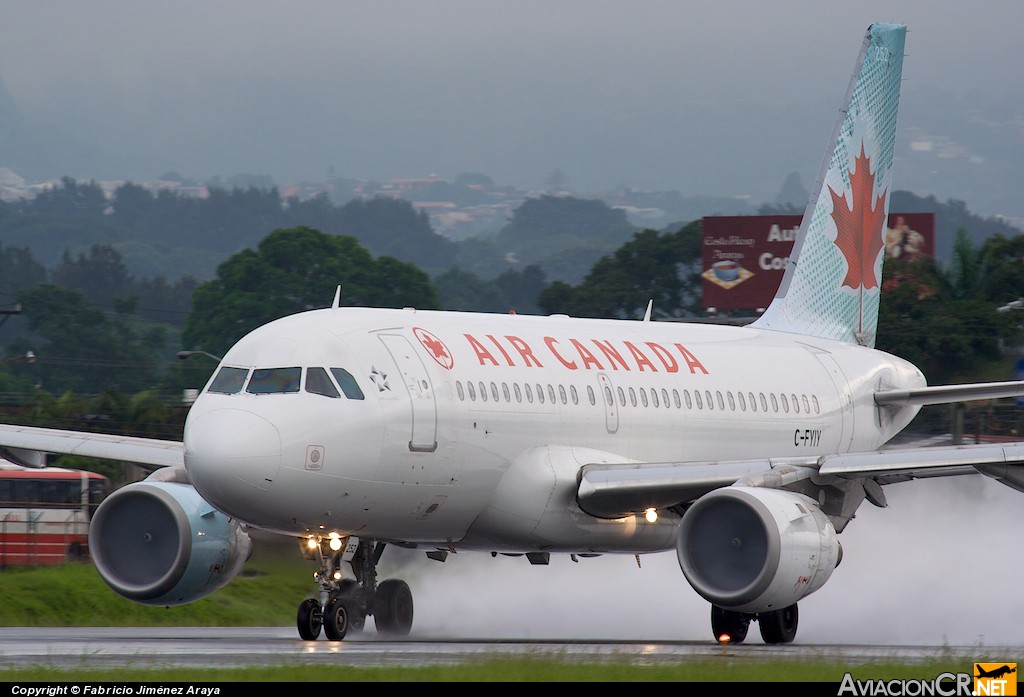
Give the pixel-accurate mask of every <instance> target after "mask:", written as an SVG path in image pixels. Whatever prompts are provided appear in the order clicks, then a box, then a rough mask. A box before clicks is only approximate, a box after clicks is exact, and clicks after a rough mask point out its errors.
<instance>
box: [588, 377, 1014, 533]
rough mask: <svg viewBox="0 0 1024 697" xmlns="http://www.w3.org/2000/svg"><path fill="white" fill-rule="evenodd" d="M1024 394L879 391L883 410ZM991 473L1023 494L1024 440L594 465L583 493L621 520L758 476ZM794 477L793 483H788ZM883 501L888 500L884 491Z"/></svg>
mask: <svg viewBox="0 0 1024 697" xmlns="http://www.w3.org/2000/svg"><path fill="white" fill-rule="evenodd" d="M1021 394H1024V381H1008V382H989V383H973V384H964V385H937V386H932V387H923V388H919V389H914V390H885V389H883V390H879V391H877V392H876V393H875V395H874V399H875V403H876V404H877V405H878V406H879V407H880V408H883V409H885V408H895V407H900V406H914V405H916V406H921V405H926V404H946V403H951V402H964V401H971V400H978V399H1000V398H1004V397H1015V396H1020V395H1021ZM978 473H981V474H984V475H986V476H989V477H992V478H993V479H996V480H997V481H999V482H1000V483H1001V484H1005V485H1006V486H1009V487H1011V488H1013V489H1016V490H1018V491H1021V492H1024V441H1021V442H1011V443H999V444H977V445H960V446H929V447H923V448H895V447H888V448H882V449H880V450H875V451H870V452H851V453H834V454H828V455H822V456H819V457H802V458H764V459H755V460H733V461H707V462H653V463H625V464H619V463H610V464H588V465H585V466H584V467H583V468H582V471H581V472H580V478H579V488H578V490H577V500H578V502H579V506H580V508H581V509H583V510H584V511H586V512H587V513H589V514H591V515H593V516H596V517H599V518H620V517H623V516H627V515H633V514H636V513H642V512H643V511H646V510H647V509H649V508H654V509H658V508H668V507H672V506H677V505H681V504H686V503H689V502H691V501H694V500H696V499H698V498H700V497H701V496H703V495H704V494H706V493H708V492H710V491H713V490H714V489H717V488H719V487H724V486H731V485H733V484H736V483H737V482H739V481H740V480H743V479H747V480H749V479H751V478H754V477H757V478H758V479H759V481H760V485H761V486H772V487H777V488H781V487H783V486H785V485H786V484H787V483H791V482H793V481H797V480H799V479H802V478H806V477H808V476H812V475H813V476H814V477H816V478H817V479H819V480H821V479H824V478H827V477H837V478H840V479H861V480H870V481H872V482H874V483H877V484H894V483H896V482H904V481H909V480H911V479H924V478H929V477H949V476H960V475H965V474H978ZM787 479H788V481H787ZM874 489H875V490H876V492H877V493H876V494H875V498H876V500H877V501H880V502H884V495H882V494H881V491H880V489H878V488H877V487H874Z"/></svg>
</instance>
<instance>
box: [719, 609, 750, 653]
mask: <svg viewBox="0 0 1024 697" xmlns="http://www.w3.org/2000/svg"><path fill="white" fill-rule="evenodd" d="M748 629H750V615H745V614H743V613H742V612H733V611H732V610H726V609H725V608H721V607H718V606H717V605H712V606H711V631H712V632H714V634H715V641H719V642H722V643H723V644H724V643H729V644H742V643H743V641H744V640H745V639H746V638H747V630H748ZM723 637H728V638H727V639H725V641H723Z"/></svg>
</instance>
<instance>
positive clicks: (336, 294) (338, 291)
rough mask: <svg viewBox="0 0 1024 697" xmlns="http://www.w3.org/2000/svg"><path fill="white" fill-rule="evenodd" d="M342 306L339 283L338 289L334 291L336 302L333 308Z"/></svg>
mask: <svg viewBox="0 0 1024 697" xmlns="http://www.w3.org/2000/svg"><path fill="white" fill-rule="evenodd" d="M339 307H341V285H340V284H339V285H338V288H337V290H335V291H334V303H333V304H332V305H331V309H332V310H337V309H338V308H339Z"/></svg>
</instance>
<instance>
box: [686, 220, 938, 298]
mask: <svg viewBox="0 0 1024 697" xmlns="http://www.w3.org/2000/svg"><path fill="white" fill-rule="evenodd" d="M802 217H803V216H800V215H736V216H708V217H705V218H704V220H703V223H704V235H703V239H702V250H703V253H702V258H703V271H702V273H701V286H702V291H703V306H704V310H705V311H706V312H708V313H712V312H715V313H720V312H725V313H728V312H733V311H743V312H746V311H750V312H754V313H757V312H760V311H761V310H763V309H764V308H766V307H768V304H769V303H770V302H771V301H772V298H773V297H774V296H775V291H776V290H778V288H779V284H780V283H782V274H783V272H784V271H785V269H786V263H787V262H788V261H789V254H790V252H791V251H792V249H793V242H794V241H795V240H796V236H797V232H798V231H799V230H800V221H801V219H802ZM886 228H887V229H886V231H885V253H886V255H888V256H889V257H901V258H904V259H909V258H914V257H916V256H927V257H934V256H935V214H934V213H890V214H889V220H888V224H887V226H886Z"/></svg>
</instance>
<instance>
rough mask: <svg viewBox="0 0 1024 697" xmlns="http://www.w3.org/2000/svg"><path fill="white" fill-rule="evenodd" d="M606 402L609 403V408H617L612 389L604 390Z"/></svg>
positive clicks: (606, 388)
mask: <svg viewBox="0 0 1024 697" xmlns="http://www.w3.org/2000/svg"><path fill="white" fill-rule="evenodd" d="M604 401H606V402H608V406H610V407H613V406H615V398H614V397H612V388H610V387H607V386H605V388H604Z"/></svg>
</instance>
